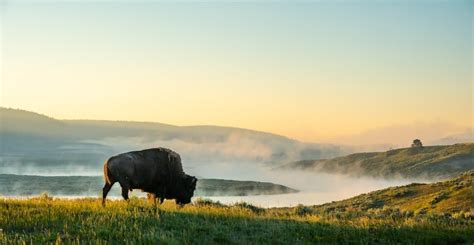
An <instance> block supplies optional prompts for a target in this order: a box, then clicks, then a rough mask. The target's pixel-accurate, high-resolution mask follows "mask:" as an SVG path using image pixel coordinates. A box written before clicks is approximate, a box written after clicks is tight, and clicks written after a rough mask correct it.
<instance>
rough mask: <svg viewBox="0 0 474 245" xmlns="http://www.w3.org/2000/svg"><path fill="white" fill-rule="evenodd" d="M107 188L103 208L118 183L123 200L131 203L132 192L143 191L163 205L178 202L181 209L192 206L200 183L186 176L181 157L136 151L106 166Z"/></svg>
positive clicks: (164, 151)
mask: <svg viewBox="0 0 474 245" xmlns="http://www.w3.org/2000/svg"><path fill="white" fill-rule="evenodd" d="M104 179H105V185H104V188H103V189H102V191H103V192H102V205H103V206H105V199H106V197H107V193H109V191H110V188H112V185H113V184H114V183H115V182H119V183H120V186H121V187H122V197H123V198H124V199H125V200H128V192H129V191H132V190H133V189H141V190H142V191H144V192H148V193H149V194H151V196H153V198H154V200H155V202H156V199H155V198H159V199H160V203H162V202H163V200H164V199H165V198H166V199H175V201H176V203H177V204H179V205H184V204H187V203H190V202H191V197H192V196H193V194H194V190H195V189H196V182H197V179H196V178H195V177H194V176H189V175H187V174H185V173H184V171H183V167H182V164H181V157H180V156H179V154H178V153H176V152H174V151H172V150H170V149H166V148H161V147H160V148H152V149H146V150H142V151H132V152H127V153H123V154H119V155H116V156H113V157H111V158H109V159H108V160H107V161H106V162H105V164H104Z"/></svg>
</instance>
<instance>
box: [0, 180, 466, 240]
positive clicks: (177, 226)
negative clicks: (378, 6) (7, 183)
mask: <svg viewBox="0 0 474 245" xmlns="http://www.w3.org/2000/svg"><path fill="white" fill-rule="evenodd" d="M473 178H474V173H473V172H470V173H466V174H464V175H463V176H461V177H459V178H456V179H454V180H451V181H446V182H442V183H436V184H429V185H423V186H424V187H423V189H424V191H419V192H414V194H411V197H410V198H411V199H418V200H420V203H424V205H425V206H426V207H425V208H424V209H418V208H416V207H415V206H413V205H406V206H404V205H401V206H400V205H399V204H400V203H399V204H397V203H396V202H392V203H388V202H386V203H380V202H377V201H376V202H375V203H378V204H379V205H375V206H364V205H356V204H357V203H358V202H359V201H360V200H372V201H373V199H372V198H364V195H361V196H358V197H355V198H352V199H348V200H344V201H341V202H333V203H329V204H326V205H320V206H312V207H308V206H297V207H293V208H271V209H263V208H259V207H255V206H252V205H250V204H246V203H238V204H234V205H231V206H226V205H222V204H219V203H215V202H211V201H207V200H197V201H195V202H194V203H193V204H191V205H186V206H184V207H183V208H179V207H177V206H175V205H174V203H172V202H165V203H164V204H163V205H162V206H159V207H158V208H157V207H155V206H153V205H152V204H151V203H149V202H147V201H146V200H144V199H138V198H133V199H131V201H130V203H127V202H125V201H109V202H108V205H107V207H105V208H103V207H102V206H101V205H100V200H98V199H93V198H89V199H77V200H64V199H52V198H50V197H48V196H47V195H43V196H42V197H38V198H33V199H24V200H19V199H0V229H2V231H1V232H0V242H1V243H21V242H26V243H30V242H33V243H46V242H50V243H55V242H59V241H62V242H75V243H80V242H83V241H91V242H94V243H97V242H109V243H114V244H115V243H132V244H155V243H157V242H163V243H171V244H182V243H184V244H186V243H200V244H212V243H267V244H275V243H276V244H288V243H290V244H291V243H314V242H321V243H336V242H337V243H398V244H407V243H439V244H455V243H472V242H474V232H472V230H473V229H474V215H473V212H472V208H473V207H472V201H473V199H474V195H473V193H472V180H473ZM461 183H462V184H461ZM459 185H465V186H462V187H461V188H460V189H458V190H454V191H453V192H450V193H448V194H446V195H447V196H444V197H443V198H444V199H443V198H440V197H438V196H436V195H433V194H434V193H437V192H436V189H435V188H439V190H441V189H442V190H446V189H450V188H457V187H456V186H459ZM419 186H420V185H409V186H406V187H399V188H389V189H386V190H383V191H381V192H373V193H369V194H368V196H367V197H380V198H382V197H383V196H384V195H385V194H387V193H388V192H393V193H398V192H397V191H400V192H401V193H402V195H403V193H405V192H403V190H404V189H403V188H409V189H412V188H415V187H416V188H418V187H419ZM463 188H466V190H471V192H470V193H469V192H467V193H464V192H462V191H459V190H461V189H463ZM429 189H433V190H429ZM384 193H385V194H384ZM448 197H449V198H454V199H453V200H458V199H467V200H465V202H464V204H460V203H456V202H450V204H449V205H450V206H451V207H454V208H447V209H439V208H437V204H439V203H442V200H450V199H449V198H448ZM400 198H401V199H400V200H402V201H401V204H403V203H405V202H404V201H403V200H404V199H403V198H406V197H403V196H401V197H400ZM456 198H457V199H456ZM388 199H394V200H395V199H397V194H394V196H392V197H391V198H387V200H388ZM437 199H439V200H438V201H437V202H433V200H437Z"/></svg>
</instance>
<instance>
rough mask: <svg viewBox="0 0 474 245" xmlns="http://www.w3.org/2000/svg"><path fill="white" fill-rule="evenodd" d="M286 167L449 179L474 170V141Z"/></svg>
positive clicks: (316, 170)
mask: <svg viewBox="0 0 474 245" xmlns="http://www.w3.org/2000/svg"><path fill="white" fill-rule="evenodd" d="M282 168H284V169H305V170H311V171H315V172H324V173H338V174H347V175H352V176H371V177H383V178H398V177H405V178H420V177H421V178H423V177H426V178H433V177H437V178H449V177H454V176H457V175H459V174H461V173H463V172H465V171H468V170H474V143H465V144H455V145H449V146H426V147H423V148H403V149H396V150H390V151H387V152H371V153H356V154H351V155H348V156H344V157H337V158H333V159H328V160H305V161H298V162H292V163H289V164H286V165H284V166H283V167H282Z"/></svg>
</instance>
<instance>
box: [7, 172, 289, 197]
mask: <svg viewBox="0 0 474 245" xmlns="http://www.w3.org/2000/svg"><path fill="white" fill-rule="evenodd" d="M103 185H104V180H103V178H102V177H101V176H29V175H12V174H0V195H5V196H18V195H39V194H41V193H43V192H47V193H49V194H51V195H61V196H100V195H101V193H102V187H103ZM138 191H139V190H138ZM294 192H297V190H295V189H291V188H289V187H286V186H283V185H278V184H273V183H267V182H257V181H236V180H223V179H199V181H198V183H197V188H196V192H195V195H196V196H247V195H272V194H284V193H294ZM110 195H111V196H120V188H119V184H118V183H117V184H116V186H114V188H113V189H112V191H111V193H110Z"/></svg>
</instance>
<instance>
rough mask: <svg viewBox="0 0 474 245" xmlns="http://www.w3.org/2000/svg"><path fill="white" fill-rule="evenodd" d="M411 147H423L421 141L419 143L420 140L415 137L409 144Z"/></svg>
mask: <svg viewBox="0 0 474 245" xmlns="http://www.w3.org/2000/svg"><path fill="white" fill-rule="evenodd" d="M411 147H413V148H422V147H423V143H421V140H419V139H415V140H414V141H413V143H412V144H411Z"/></svg>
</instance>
